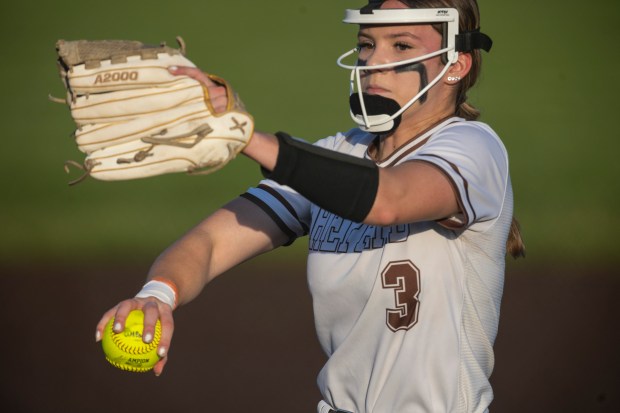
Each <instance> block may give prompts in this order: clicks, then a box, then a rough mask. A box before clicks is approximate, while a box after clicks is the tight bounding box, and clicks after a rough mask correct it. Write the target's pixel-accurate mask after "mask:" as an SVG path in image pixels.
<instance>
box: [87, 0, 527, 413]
mask: <svg viewBox="0 0 620 413" xmlns="http://www.w3.org/2000/svg"><path fill="white" fill-rule="evenodd" d="M345 22H347V23H351V24H359V25H360V31H359V34H358V45H357V47H356V48H355V49H354V50H352V51H350V52H347V53H345V54H344V55H343V56H342V57H341V58H340V59H338V63H339V65H340V66H342V67H345V68H347V69H349V70H351V97H350V105H351V117H352V119H353V121H354V122H355V123H356V124H357V127H356V128H354V129H352V130H350V131H348V132H345V133H338V134H335V135H334V136H331V137H328V138H325V139H322V140H320V141H319V142H317V144H315V145H309V144H307V143H304V142H302V141H300V140H297V139H295V138H292V137H290V136H289V135H287V134H285V133H278V134H276V136H274V135H270V134H266V133H261V132H256V133H255V135H254V137H253V139H252V140H251V142H250V144H249V145H248V146H247V147H246V149H245V150H244V153H245V155H247V156H248V157H250V158H252V159H254V160H256V161H257V162H258V163H259V164H260V165H261V166H262V168H263V172H264V174H265V177H266V179H265V180H263V181H262V182H261V183H260V184H259V185H258V186H257V187H255V188H252V189H250V190H248V191H247V193H245V194H243V195H242V196H241V197H239V198H238V199H236V200H234V201H232V202H231V203H229V204H228V205H227V206H225V207H223V208H222V209H220V210H218V211H216V212H215V213H214V214H212V215H211V216H209V217H208V218H206V219H205V220H204V221H203V222H202V223H200V224H199V225H198V226H196V227H195V228H194V229H193V230H192V231H190V232H189V233H188V234H186V235H185V236H184V237H183V238H181V239H180V240H179V241H177V243H175V244H173V245H172V246H171V247H170V248H169V249H168V250H167V251H165V252H164V253H163V254H162V255H161V256H160V257H159V258H158V260H157V261H156V262H155V263H154V265H153V267H152V268H151V271H150V273H149V277H148V279H149V280H148V282H147V284H146V285H145V286H144V288H143V289H142V290H141V291H140V293H139V294H138V295H137V296H136V297H135V298H133V299H129V300H125V301H123V302H121V303H120V304H118V305H117V306H115V307H114V308H112V309H111V310H109V311H108V312H106V313H105V314H104V316H103V318H102V320H101V322H100V323H99V325H98V328H97V331H98V333H97V334H98V337H99V336H100V333H101V331H102V328H103V326H104V325H105V324H106V322H107V321H108V320H109V318H110V317H112V316H116V317H117V320H118V326H117V328H118V329H121V328H122V325H123V322H124V321H123V320H124V318H125V317H126V315H127V314H128V312H129V311H130V310H132V309H135V308H142V309H143V310H144V312H145V336H146V337H148V335H149V332H150V331H152V329H153V326H154V323H155V320H156V319H157V318H160V319H161V321H162V328H163V332H162V338H161V342H160V347H159V351H160V355H161V356H162V357H163V359H162V360H161V361H160V363H158V365H157V366H156V367H155V373H156V374H160V373H161V372H162V369H163V367H164V365H165V363H166V358H165V355H166V354H167V351H168V349H169V345H170V340H171V336H172V330H173V320H172V310H173V309H174V307H176V306H177V305H180V304H184V303H187V302H189V301H191V300H192V299H193V298H194V297H196V295H198V294H199V293H200V291H201V290H202V288H203V287H204V286H205V285H206V284H207V283H208V282H209V281H211V280H212V279H213V278H214V277H216V276H217V275H219V274H221V273H223V272H225V271H226V270H228V269H229V268H231V267H233V266H235V265H237V264H239V263H240V262H243V261H245V260H247V259H249V258H251V257H253V256H255V255H258V254H261V253H264V252H266V251H269V250H272V249H274V248H276V247H279V246H282V245H287V244H289V243H291V242H293V241H294V240H295V239H296V238H299V237H302V236H308V251H309V256H308V280H309V286H310V290H311V293H312V297H313V305H314V314H315V323H316V329H317V333H318V337H319V341H320V344H321V346H322V348H323V350H324V351H325V352H326V354H327V355H328V356H329V359H328V361H327V363H326V364H325V366H324V367H323V369H322V370H321V372H320V374H319V377H318V385H319V387H320V390H321V393H322V395H323V400H322V401H320V403H319V406H318V411H319V413H327V412H332V411H334V412H336V411H344V412H355V413H369V412H376V413H379V412H386V413H388V412H392V413H393V412H431V411H432V412H484V411H487V410H488V406H489V404H490V403H491V401H492V398H493V393H492V389H491V386H490V384H489V377H490V375H491V372H492V370H493V362H494V359H493V342H494V340H495V336H496V333H497V326H498V320H499V308H500V301H501V295H502V288H503V277H504V257H505V254H506V251H507V249H506V248H507V247H506V241H507V239H508V238H509V235H510V234H511V237H512V238H513V241H514V243H513V245H516V247H511V249H512V251H511V252H512V253H513V255H519V254H520V253H522V245H521V244H520V243H519V241H520V239H519V234H518V228H517V227H516V226H515V225H512V226H511V222H512V220H513V218H512V210H513V195H512V188H511V184H510V176H509V165H508V157H507V154H506V149H505V148H504V145H503V144H502V142H501V140H500V139H499V137H498V136H497V135H496V134H495V132H494V131H493V130H492V129H491V128H490V127H489V126H488V125H486V124H484V123H480V122H478V121H476V120H475V119H476V118H477V116H478V113H477V111H476V110H475V108H473V107H472V106H471V105H469V104H468V103H467V97H466V92H467V90H468V89H469V88H470V87H471V86H473V85H474V84H475V82H476V77H477V75H478V72H479V70H480V50H481V49H483V50H487V51H488V50H489V49H490V48H491V44H492V43H491V39H490V38H489V37H488V36H486V35H484V34H483V33H481V32H480V30H479V21H478V7H477V4H476V2H475V0H408V1H398V0H387V1H371V2H370V3H369V4H368V5H367V6H365V7H363V8H362V9H360V10H348V11H347V14H346V18H345ZM352 55H356V57H352ZM350 58H353V60H354V61H353V62H349V61H348V59H350ZM172 72H173V73H176V74H184V75H190V76H192V77H195V78H196V79H199V80H201V81H203V82H204V83H205V84H206V85H207V86H208V87H209V88H210V92H211V96H212V97H214V99H215V101H216V102H218V101H219V103H218V105H221V106H220V107H224V103H225V96H224V95H223V94H222V93H221V92H222V91H221V88H218V87H217V85H215V84H213V83H212V82H209V80H208V79H207V78H206V77H205V76H204V74H202V73H201V72H200V71H198V70H197V69H191V68H175V69H172ZM511 230H512V231H511ZM239 245H243V246H244V248H243V249H241V248H239ZM147 340H148V338H147Z"/></svg>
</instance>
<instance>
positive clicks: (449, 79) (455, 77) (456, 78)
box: [448, 76, 461, 82]
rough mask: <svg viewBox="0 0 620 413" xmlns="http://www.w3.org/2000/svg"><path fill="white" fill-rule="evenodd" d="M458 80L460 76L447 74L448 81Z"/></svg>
mask: <svg viewBox="0 0 620 413" xmlns="http://www.w3.org/2000/svg"><path fill="white" fill-rule="evenodd" d="M459 80H461V77H460V76H449V77H448V82H458V81H459Z"/></svg>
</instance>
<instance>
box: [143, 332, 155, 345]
mask: <svg viewBox="0 0 620 413" xmlns="http://www.w3.org/2000/svg"><path fill="white" fill-rule="evenodd" d="M151 341H153V334H151V333H146V334H145V335H144V342H145V343H150V342H151Z"/></svg>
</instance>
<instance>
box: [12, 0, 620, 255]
mask: <svg viewBox="0 0 620 413" xmlns="http://www.w3.org/2000/svg"><path fill="white" fill-rule="evenodd" d="M360 4H361V2H359V1H320V2H308V1H298V0H289V1H284V0H274V1H269V2H257V1H251V0H244V1H243V0H242V1H236V2H214V1H204V0H203V1H183V0H181V1H176V2H165V1H161V0H151V1H142V0H138V1H132V2H127V1H117V0H112V1H107V2H105V3H100V2H73V1H68V0H60V1H57V2H53V3H51V2H43V1H38V2H36V1H35V2H34V3H33V2H4V3H3V4H2V6H0V10H1V13H0V30H1V31H2V37H3V38H4V39H5V41H4V45H3V49H4V53H3V55H4V62H3V64H2V66H1V68H0V73H1V75H2V77H1V78H2V79H3V92H4V93H3V96H2V100H1V102H2V103H0V105H1V109H2V110H1V111H0V113H2V121H3V122H2V124H3V132H4V142H3V145H2V149H1V150H0V168H2V173H1V174H0V185H2V188H3V195H2V201H1V203H0V219H2V222H3V230H2V237H1V239H0V262H19V261H23V260H25V259H27V260H41V261H49V260H53V261H61V262H62V261H64V260H75V259H83V260H93V259H106V260H111V261H114V260H119V261H122V260H125V261H127V260H131V259H136V260H140V259H144V258H145V257H146V258H148V257H151V256H154V255H156V254H157V253H158V252H159V251H160V250H161V249H162V248H164V247H165V246H166V245H167V244H168V243H169V242H170V241H171V240H173V239H175V238H176V237H178V236H179V235H180V234H181V233H182V232H183V231H185V230H186V229H187V228H189V227H190V226H192V225H193V224H195V223H196V222H197V221H198V220H199V219H200V218H201V217H203V216H204V215H206V214H208V213H209V212H210V211H212V210H213V209H214V208H217V207H218V206H220V205H222V204H223V203H225V202H226V201H227V200H229V199H230V198H232V197H234V196H236V195H237V194H239V193H241V192H243V191H244V190H245V189H246V188H247V187H249V186H251V185H253V184H254V183H256V181H257V180H258V179H259V178H260V175H259V171H258V168H257V167H256V166H254V165H253V164H252V163H251V162H249V161H248V160H246V159H244V158H242V157H240V158H239V159H238V160H237V161H235V162H234V163H233V164H231V165H229V166H228V167H227V168H226V169H225V170H223V171H220V172H218V173H216V174H215V175H211V176H206V177H188V176H184V175H174V176H165V177H158V178H152V179H147V180H141V181H133V182H117V183H103V182H98V181H88V182H85V183H83V184H81V185H79V186H77V187H72V188H69V187H68V186H67V181H68V180H69V177H68V176H67V175H66V174H65V173H64V171H63V167H62V166H63V162H64V161H65V160H66V159H75V160H79V159H80V154H79V152H78V151H77V149H76V147H75V144H74V143H73V141H72V139H71V138H70V133H71V132H72V129H73V125H72V122H71V120H70V116H69V113H68V110H67V108H65V107H63V106H62V105H58V104H53V103H51V102H48V100H47V94H48V93H52V94H54V95H62V94H63V88H62V85H61V83H60V80H59V78H58V75H57V72H56V67H55V51H54V44H55V42H56V40H57V39H61V38H62V39H78V38H88V39H103V38H127V39H136V40H142V41H146V42H159V41H163V40H165V41H167V42H168V43H174V38H175V36H176V35H182V36H183V37H184V39H185V41H186V43H187V44H188V54H189V57H190V58H191V59H192V60H194V61H195V62H196V63H197V64H198V65H200V66H201V67H202V68H204V69H205V70H208V71H211V72H214V73H217V74H220V75H222V76H224V77H226V78H228V79H229V80H230V82H231V83H232V84H233V85H234V86H235V87H236V89H237V90H238V91H239V92H240V94H241V95H242V97H243V99H244V101H245V103H246V104H247V106H248V108H249V110H250V111H251V112H252V113H253V115H254V116H255V118H256V119H257V127H258V128H259V129H262V130H267V131H276V130H285V131H288V132H290V133H292V134H295V135H297V136H300V137H303V138H306V139H308V140H310V141H314V140H317V139H318V138H320V137H323V136H326V135H329V134H332V133H334V132H335V131H341V130H347V129H349V128H350V127H351V122H350V120H349V119H348V114H347V103H346V102H347V77H348V73H346V71H344V70H342V69H340V68H338V67H337V66H336V65H335V60H336V58H337V57H338V56H339V55H340V54H341V53H343V52H344V51H345V50H348V49H349V48H351V47H353V45H354V42H355V39H354V35H355V28H354V27H347V26H345V25H344V24H341V23H340V20H341V18H342V15H343V9H344V8H346V7H351V8H353V7H358V6H359V5H360ZM480 5H481V9H482V15H483V30H484V31H485V32H487V33H489V34H490V35H491V36H492V37H493V39H494V40H495V47H494V49H493V51H492V53H491V54H489V55H488V56H486V58H485V67H484V73H483V77H482V79H481V82H480V84H479V87H478V89H477V90H476V91H475V92H474V93H472V99H473V102H474V103H475V104H476V105H477V106H479V107H480V108H481V109H482V111H483V120H484V121H486V122H488V123H489V124H491V125H492V126H493V127H494V128H495V129H496V130H497V131H498V132H499V134H500V136H502V138H503V139H504V141H505V144H506V146H507V147H508V149H509V152H510V155H511V168H512V179H513V185H514V188H515V193H516V214H517V216H518V217H519V218H520V220H521V223H522V226H523V229H524V233H525V237H526V241H527V244H528V249H529V258H528V259H529V260H534V261H536V260H538V261H547V260H564V259H566V258H570V260H576V261H580V262H586V261H611V262H617V254H616V250H617V247H616V245H615V242H614V238H613V237H614V235H615V232H616V230H617V229H618V228H620V225H619V223H620V222H619V219H618V214H617V213H614V210H613V208H614V207H615V206H616V205H617V203H618V201H619V199H620V191H619V185H618V182H617V180H618V176H620V166H619V163H618V162H617V161H616V159H615V158H616V154H617V152H618V150H619V149H620V144H619V140H618V138H619V137H620V136H619V135H620V133H619V132H618V130H617V128H616V125H615V115H616V112H617V107H618V105H617V103H616V99H617V96H618V94H619V93H618V92H619V86H618V85H619V83H618V81H617V79H616V77H617V75H616V74H615V71H614V69H615V66H616V64H617V63H620V56H619V49H618V47H617V41H618V40H619V37H620V36H619V35H618V32H617V31H616V28H615V17H616V16H617V15H619V12H620V3H618V2H617V1H614V0H605V1H601V2H597V4H596V6H595V7H582V6H579V5H578V3H577V2H565V1H559V0H551V1H546V2H537V1H533V0H525V1H521V2H498V1H491V0H481V1H480ZM298 244H300V245H296V246H293V247H292V248H290V249H289V250H288V251H289V252H288V253H284V254H283V255H282V256H286V255H287V254H288V255H290V254H297V253H301V252H302V251H303V249H304V245H301V244H303V242H301V243H298ZM76 257H77V258H76Z"/></svg>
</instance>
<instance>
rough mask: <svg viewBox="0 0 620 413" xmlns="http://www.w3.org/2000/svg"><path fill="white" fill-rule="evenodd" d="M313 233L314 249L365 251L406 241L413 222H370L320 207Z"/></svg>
mask: <svg viewBox="0 0 620 413" xmlns="http://www.w3.org/2000/svg"><path fill="white" fill-rule="evenodd" d="M309 235H310V239H309V243H308V247H309V249H310V251H321V252H334V253H347V252H362V251H367V250H374V249H379V248H383V247H384V246H385V245H386V244H390V243H394V242H404V241H406V240H407V237H408V236H409V225H407V224H403V225H394V226H391V227H378V226H374V225H366V224H362V223H358V222H353V221H349V220H347V219H343V218H341V217H339V216H337V215H334V214H332V213H330V212H327V211H325V210H320V211H319V212H318V213H317V216H316V220H315V222H314V223H313V225H312V231H311V233H310V234H309Z"/></svg>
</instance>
